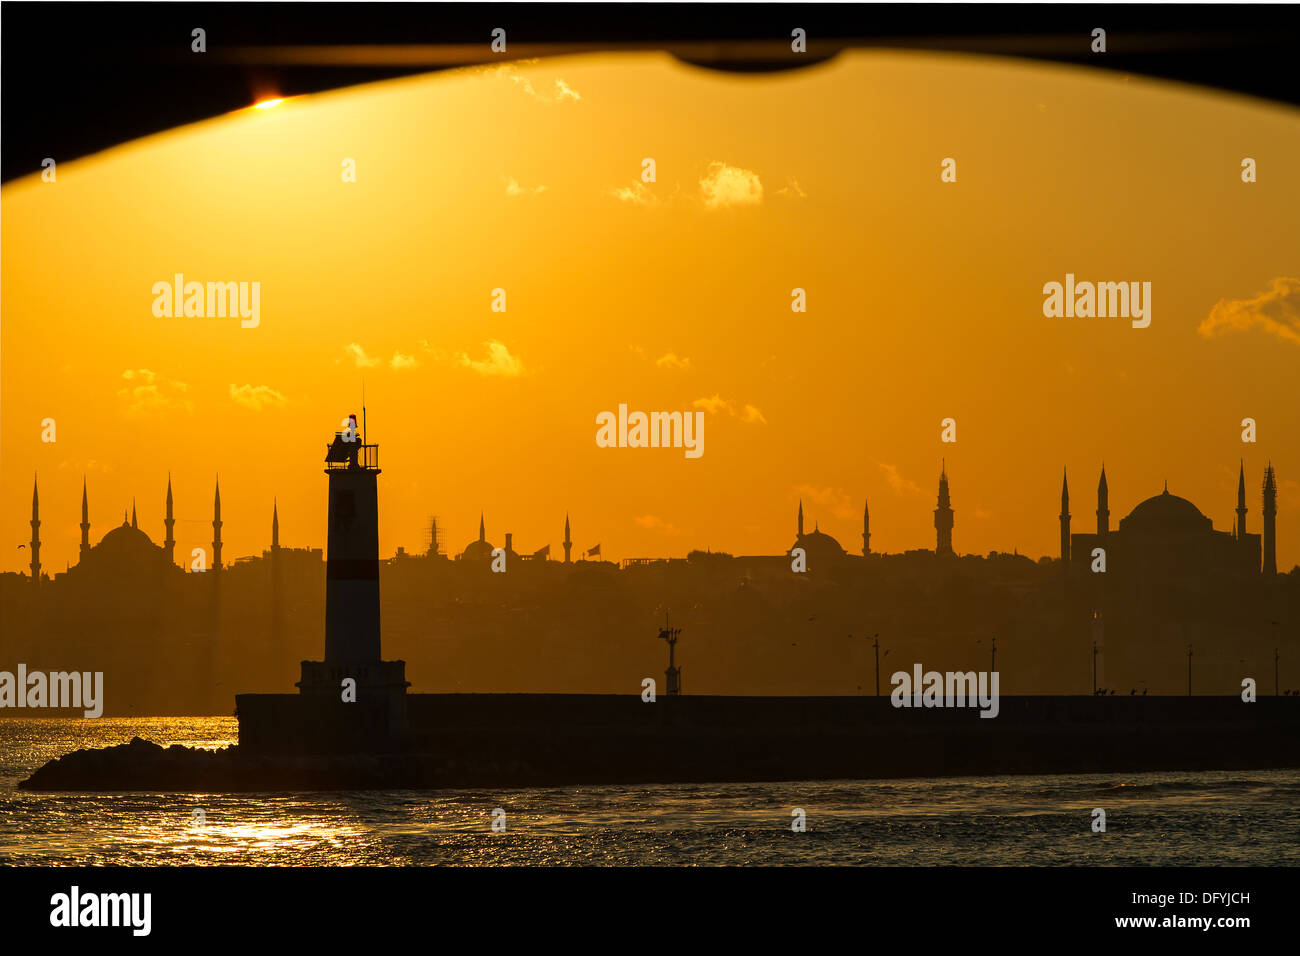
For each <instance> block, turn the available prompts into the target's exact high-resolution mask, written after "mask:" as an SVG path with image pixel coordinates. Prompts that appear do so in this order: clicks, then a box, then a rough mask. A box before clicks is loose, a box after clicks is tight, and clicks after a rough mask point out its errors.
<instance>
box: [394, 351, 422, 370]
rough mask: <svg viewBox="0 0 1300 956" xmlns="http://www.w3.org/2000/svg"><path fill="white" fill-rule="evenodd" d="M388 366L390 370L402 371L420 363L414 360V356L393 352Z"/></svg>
mask: <svg viewBox="0 0 1300 956" xmlns="http://www.w3.org/2000/svg"><path fill="white" fill-rule="evenodd" d="M388 364H389V367H391V368H395V369H403V368H415V367H416V366H417V365H419V364H420V363H419V362H417V361H416V360H415V356H414V355H406V354H404V353H402V352H394V353H393V358H392V361H390V362H389V363H388Z"/></svg>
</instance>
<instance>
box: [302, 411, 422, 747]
mask: <svg viewBox="0 0 1300 956" xmlns="http://www.w3.org/2000/svg"><path fill="white" fill-rule="evenodd" d="M363 415H364V410H363ZM379 474H380V470H379V446H378V445H367V444H366V443H365V436H364V432H362V431H360V430H358V428H357V417H356V416H355V415H349V416H348V418H347V419H346V421H345V427H344V428H343V429H342V430H340V431H337V432H335V434H334V440H333V441H332V442H331V443H330V445H329V447H328V449H327V450H326V453H325V475H326V476H327V477H328V479H329V531H328V537H327V546H328V551H327V553H326V556H325V659H324V660H323V661H303V662H302V680H300V681H299V682H298V689H299V692H300V694H302V695H303V696H311V697H314V698H317V699H318V700H320V701H321V702H322V703H323V704H324V703H326V702H328V710H327V711H326V712H324V713H322V714H320V716H321V717H323V718H324V721H323V726H321V727H318V728H317V729H318V730H320V731H323V732H324V735H325V736H326V737H328V738H329V740H330V743H332V744H333V745H334V746H335V747H338V748H340V749H342V748H347V747H358V746H359V747H361V748H364V749H383V748H386V747H387V746H390V745H392V744H394V743H397V742H398V741H399V740H400V738H401V737H402V735H403V734H404V733H405V732H406V729H407V709H406V688H407V687H409V686H410V685H409V684H408V683H407V681H406V663H405V661H385V660H382V659H381V657H380V650H379V493H378V478H379Z"/></svg>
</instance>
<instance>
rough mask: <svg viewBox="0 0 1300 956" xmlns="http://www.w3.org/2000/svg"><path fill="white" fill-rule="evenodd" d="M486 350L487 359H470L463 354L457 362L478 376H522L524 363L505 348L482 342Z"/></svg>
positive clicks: (496, 343) (499, 343) (500, 345)
mask: <svg viewBox="0 0 1300 956" xmlns="http://www.w3.org/2000/svg"><path fill="white" fill-rule="evenodd" d="M483 344H484V346H486V348H487V358H485V359H481V360H479V359H471V358H470V357H469V355H468V354H467V353H465V352H461V353H460V357H459V359H458V361H459V362H460V364H461V365H463V366H465V367H466V368H470V369H473V370H474V371H475V372H478V373H479V374H480V375H505V376H510V377H513V376H516V375H522V374H524V363H523V362H521V361H520V360H519V359H518V358H517V357H516V356H513V355H511V354H510V350H509V349H508V348H506V346H505V345H504V344H503V343H501V342H497V341H495V340H493V341H490V342H484V343H483Z"/></svg>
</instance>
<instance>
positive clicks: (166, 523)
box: [163, 472, 176, 564]
mask: <svg viewBox="0 0 1300 956" xmlns="http://www.w3.org/2000/svg"><path fill="white" fill-rule="evenodd" d="M175 526H176V514H175V512H173V510H172V476H171V472H168V473H167V517H165V518H163V527H164V528H166V529H167V535H166V537H164V538H163V552H164V553H165V554H166V555H167V563H168V564H175V563H176V560H175V558H176V539H175V538H174V537H173V536H172V529H173V528H174V527H175Z"/></svg>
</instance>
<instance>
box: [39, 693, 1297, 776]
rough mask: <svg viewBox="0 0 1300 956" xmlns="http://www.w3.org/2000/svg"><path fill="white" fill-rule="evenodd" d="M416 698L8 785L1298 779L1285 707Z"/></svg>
mask: <svg viewBox="0 0 1300 956" xmlns="http://www.w3.org/2000/svg"><path fill="white" fill-rule="evenodd" d="M421 698H424V699H423V700H421ZM412 702H413V704H414V706H413V708H412V717H413V720H412V725H413V726H412V731H411V733H410V734H409V736H408V737H407V738H406V739H405V740H404V741H403V742H402V745H401V747H400V748H391V752H386V753H326V752H322V751H321V749H320V748H312V747H306V746H305V747H303V748H301V751H296V750H293V749H290V748H284V747H282V748H279V749H274V750H273V749H268V748H266V747H254V746H250V745H249V744H248V743H245V744H244V745H243V746H234V747H228V748H225V749H223V750H216V751H213V750H202V749H191V748H187V747H182V746H179V745H173V746H171V747H168V748H165V749H164V748H162V747H159V746H158V745H157V744H152V743H149V742H147V741H144V740H141V739H140V738H136V739H134V740H133V741H132V742H131V743H130V744H122V745H119V746H116V747H110V748H105V749H100V750H79V751H76V752H75V753H71V754H68V755H66V756H64V757H61V758H58V759H56V760H52V761H50V762H49V763H47V764H46V765H45V766H43V767H41V768H40V769H39V770H37V771H36V772H35V773H33V774H32V775H31V776H30V777H29V778H28V779H26V780H23V781H21V782H20V783H19V784H18V786H19V789H23V790H40V791H82V792H99V791H175V792H229V793H250V792H258V791H262V792H272V791H281V792H294V791H299V792H301V791H312V790H397V789H420V790H423V789H465V788H516V787H546V786H597V785H620V784H623V785H642V784H646V785H648V784H668V783H738V782H767V781H785V780H837V779H845V780H853V779H857V780H870V779H894V778H908V777H912V778H915V777H940V776H942V777H953V776H985V775H997V774H1053V773H1056V774H1060V773H1107V772H1109V773H1144V772H1174V771H1190V772H1194V771H1210V770H1265V769H1269V770H1276V769H1291V768H1300V699H1291V698H1261V699H1260V700H1258V701H1256V702H1254V703H1244V702H1242V701H1241V700H1240V699H1239V698H1235V697H1214V698H1204V697H1203V698H1197V697H1176V698H1170V697H1164V698H1158V697H1147V698H1092V697H1064V698H1062V697H1056V698H1053V697H1038V698H1034V697H1003V698H1002V699H1001V712H1000V714H999V716H998V717H996V718H993V719H984V718H980V717H979V712H978V711H977V710H973V709H954V708H934V709H908V708H894V707H893V706H892V705H891V704H890V702H889V699H888V698H860V697H855V698H833V697H829V698H717V697H714V698H707V697H694V698H691V697H680V698H671V699H665V698H661V699H660V701H659V702H658V703H655V704H646V703H642V702H641V701H640V699H639V698H637V697H630V696H621V695H619V696H615V695H609V696H604V695H528V694H520V695H512V694H499V695H498V694H463V695H462V694H449V695H412ZM284 739H285V738H280V742H283V741H284ZM304 739H306V738H304ZM311 751H314V752H311Z"/></svg>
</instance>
